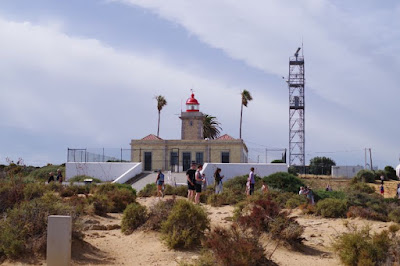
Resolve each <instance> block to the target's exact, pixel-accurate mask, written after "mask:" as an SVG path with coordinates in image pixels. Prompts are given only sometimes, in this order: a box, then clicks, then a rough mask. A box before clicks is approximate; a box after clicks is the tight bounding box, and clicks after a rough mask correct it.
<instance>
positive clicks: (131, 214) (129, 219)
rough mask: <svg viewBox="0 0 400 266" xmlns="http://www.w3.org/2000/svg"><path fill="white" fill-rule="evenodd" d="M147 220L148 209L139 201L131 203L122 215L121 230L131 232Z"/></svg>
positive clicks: (126, 232) (126, 233) (125, 232)
mask: <svg viewBox="0 0 400 266" xmlns="http://www.w3.org/2000/svg"><path fill="white" fill-rule="evenodd" d="M146 220H147V209H146V207H145V206H142V205H140V204H139V203H136V202H134V203H131V204H129V205H128V206H127V207H126V209H125V211H124V215H123V216H122V222H121V231H122V232H123V233H124V234H125V235H129V234H131V233H132V232H133V231H134V230H135V229H136V228H138V227H139V226H141V225H142V224H144V223H145V222H146Z"/></svg>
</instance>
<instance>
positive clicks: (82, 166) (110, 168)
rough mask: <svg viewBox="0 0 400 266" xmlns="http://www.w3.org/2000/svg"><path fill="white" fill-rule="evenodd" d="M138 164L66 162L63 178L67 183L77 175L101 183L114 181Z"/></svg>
mask: <svg viewBox="0 0 400 266" xmlns="http://www.w3.org/2000/svg"><path fill="white" fill-rule="evenodd" d="M138 164H139V163H107V162H104V163H103V162H87V163H74V162H68V163H66V167H65V177H66V180H67V181H68V179H70V178H72V177H74V176H78V175H86V176H91V177H94V178H98V179H100V180H101V181H114V180H115V179H117V178H118V177H120V176H121V175H122V174H124V173H126V172H127V171H128V170H130V169H132V168H133V167H135V166H137V165H138ZM139 168H140V167H139ZM139 170H140V172H141V171H142V169H139ZM139 170H138V171H139ZM132 177H133V176H132Z"/></svg>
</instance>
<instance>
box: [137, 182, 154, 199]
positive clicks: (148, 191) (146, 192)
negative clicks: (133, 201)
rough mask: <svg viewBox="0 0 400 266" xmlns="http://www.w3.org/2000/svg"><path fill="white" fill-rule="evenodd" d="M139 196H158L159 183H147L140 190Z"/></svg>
mask: <svg viewBox="0 0 400 266" xmlns="http://www.w3.org/2000/svg"><path fill="white" fill-rule="evenodd" d="M138 196H139V197H151V196H157V185H156V184H155V183H150V184H147V185H146V186H145V187H144V188H143V189H142V190H140V191H139V194H138Z"/></svg>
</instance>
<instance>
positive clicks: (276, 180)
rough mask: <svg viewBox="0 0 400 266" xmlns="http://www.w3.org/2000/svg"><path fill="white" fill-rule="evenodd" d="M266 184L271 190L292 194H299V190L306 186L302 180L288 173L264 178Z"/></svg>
mask: <svg viewBox="0 0 400 266" xmlns="http://www.w3.org/2000/svg"><path fill="white" fill-rule="evenodd" d="M264 182H266V183H267V184H268V186H269V187H271V188H276V189H280V190H282V191H286V192H292V193H298V191H299V188H300V187H301V186H304V183H303V181H301V179H299V178H298V177H296V176H294V175H292V174H289V173H286V172H278V173H274V174H272V175H269V176H266V177H264Z"/></svg>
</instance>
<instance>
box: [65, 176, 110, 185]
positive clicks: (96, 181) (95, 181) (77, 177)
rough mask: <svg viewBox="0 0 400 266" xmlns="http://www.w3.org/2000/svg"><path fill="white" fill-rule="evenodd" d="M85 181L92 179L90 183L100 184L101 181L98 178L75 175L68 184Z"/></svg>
mask: <svg viewBox="0 0 400 266" xmlns="http://www.w3.org/2000/svg"><path fill="white" fill-rule="evenodd" d="M85 179H92V183H97V184H98V183H101V182H102V181H101V180H100V179H98V178H94V177H91V176H87V175H77V176H74V177H72V178H70V179H68V182H70V183H73V182H84V180H85Z"/></svg>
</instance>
